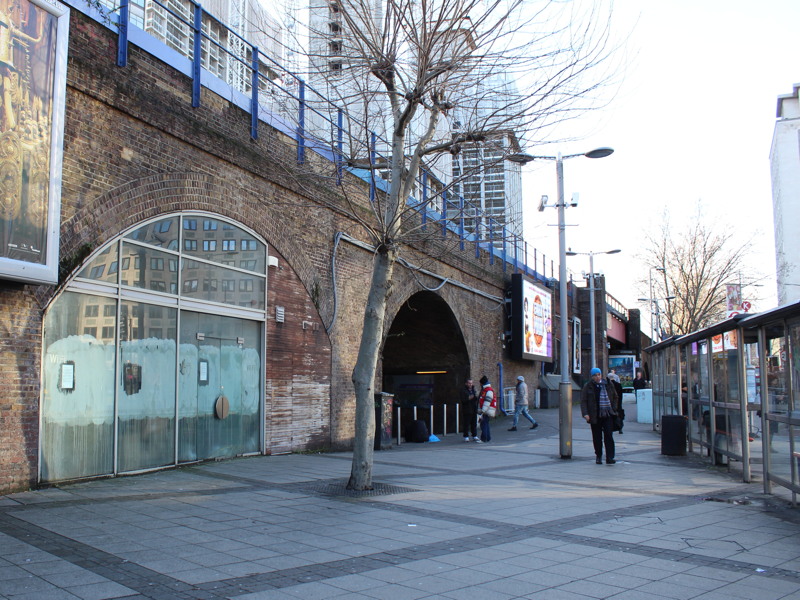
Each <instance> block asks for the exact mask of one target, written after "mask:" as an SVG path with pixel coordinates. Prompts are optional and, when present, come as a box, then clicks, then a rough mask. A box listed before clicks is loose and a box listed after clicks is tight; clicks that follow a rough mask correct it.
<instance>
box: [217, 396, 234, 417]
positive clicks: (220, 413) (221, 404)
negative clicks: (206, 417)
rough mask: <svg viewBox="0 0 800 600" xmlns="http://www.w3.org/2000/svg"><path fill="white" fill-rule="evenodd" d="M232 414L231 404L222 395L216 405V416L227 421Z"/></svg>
mask: <svg viewBox="0 0 800 600" xmlns="http://www.w3.org/2000/svg"><path fill="white" fill-rule="evenodd" d="M230 412H231V403H230V402H228V398H227V397H226V396H224V395H220V396H219V397H218V398H217V401H216V402H215V403H214V414H215V415H216V416H217V418H218V419H225V418H226V417H227V416H228V415H229V414H230Z"/></svg>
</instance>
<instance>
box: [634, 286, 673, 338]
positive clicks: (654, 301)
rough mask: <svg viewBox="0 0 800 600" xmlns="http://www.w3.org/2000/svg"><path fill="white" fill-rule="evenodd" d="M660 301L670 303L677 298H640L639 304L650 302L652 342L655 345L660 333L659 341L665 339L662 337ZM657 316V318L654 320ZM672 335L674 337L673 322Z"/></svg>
mask: <svg viewBox="0 0 800 600" xmlns="http://www.w3.org/2000/svg"><path fill="white" fill-rule="evenodd" d="M659 300H666V301H667V302H669V301H670V300H675V296H665V297H664V298H639V302H649V303H650V304H651V306H650V330H651V332H655V333H651V337H650V342H651V343H653V344H655V343H656V338H655V335H656V333H658V341H659V342H660V341H661V340H662V339H663V336H662V335H661V307H660V306H659V304H658V301H659ZM654 315H655V318H654ZM669 329H670V331H669V333H670V335H672V322H671V321H670V328H669Z"/></svg>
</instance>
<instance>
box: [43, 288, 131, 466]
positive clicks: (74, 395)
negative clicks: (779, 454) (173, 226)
mask: <svg viewBox="0 0 800 600" xmlns="http://www.w3.org/2000/svg"><path fill="white" fill-rule="evenodd" d="M114 303H115V300H114V299H113V298H104V297H100V296H92V295H89V294H76V293H72V292H66V293H64V294H62V295H61V296H60V297H59V299H58V309H57V310H50V311H48V313H47V315H46V317H45V321H44V357H43V364H44V369H43V371H44V376H43V382H42V432H41V438H42V456H41V472H42V479H44V480H46V481H55V480H61V479H75V478H78V477H89V476H92V475H104V474H108V473H111V472H112V471H113V468H114V461H113V459H114V351H115V344H114V339H113V337H112V338H111V339H109V340H101V339H99V338H98V337H97V336H96V335H94V334H92V333H85V332H86V331H90V332H91V331H94V332H97V331H98V330H99V329H100V325H99V321H101V319H102V318H103V317H102V315H103V314H104V313H105V310H104V308H105V307H106V306H109V305H110V306H113V305H114ZM87 315H89V316H87ZM112 321H113V318H112Z"/></svg>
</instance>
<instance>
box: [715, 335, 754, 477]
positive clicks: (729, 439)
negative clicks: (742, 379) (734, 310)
mask: <svg viewBox="0 0 800 600" xmlns="http://www.w3.org/2000/svg"><path fill="white" fill-rule="evenodd" d="M731 334H733V335H731ZM722 337H723V350H722V351H721V352H718V353H715V354H714V400H715V402H714V408H715V411H714V412H715V424H714V439H713V443H714V452H715V458H716V459H717V460H715V462H717V463H727V462H728V460H731V459H732V460H738V461H741V460H742V444H743V443H746V442H747V440H743V439H742V410H741V401H740V394H739V349H738V344H737V342H736V337H735V332H726V333H725V334H724V335H723V336H722Z"/></svg>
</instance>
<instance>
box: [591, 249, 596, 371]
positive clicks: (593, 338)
mask: <svg viewBox="0 0 800 600" xmlns="http://www.w3.org/2000/svg"><path fill="white" fill-rule="evenodd" d="M594 310H595V309H594V252H589V321H590V322H591V327H590V329H589V333H590V339H591V340H592V364H591V365H589V368H590V369H594V368H595V367H596V366H598V365H597V337H596V333H595V329H596V328H597V316H596V315H595V312H594Z"/></svg>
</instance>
